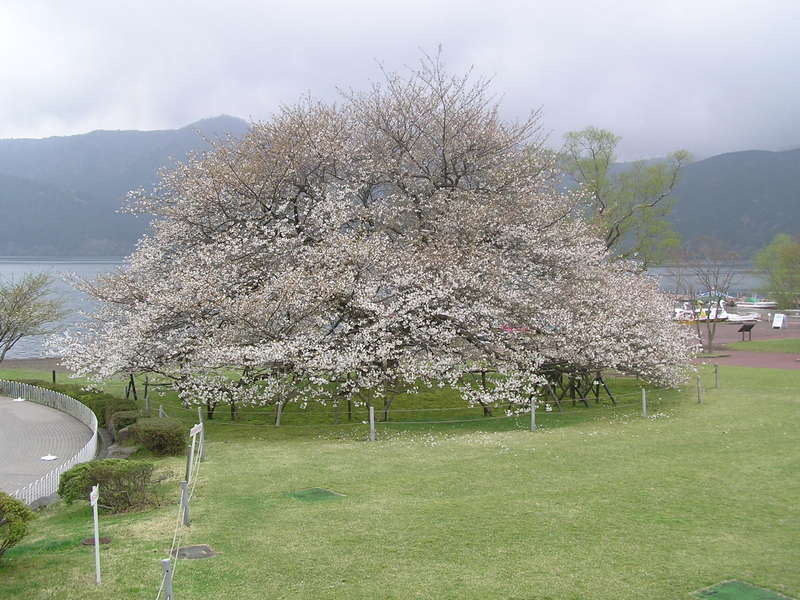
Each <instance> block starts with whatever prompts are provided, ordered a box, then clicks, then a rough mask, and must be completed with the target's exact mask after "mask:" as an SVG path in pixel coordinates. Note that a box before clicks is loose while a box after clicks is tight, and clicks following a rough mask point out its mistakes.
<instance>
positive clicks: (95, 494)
mask: <svg viewBox="0 0 800 600" xmlns="http://www.w3.org/2000/svg"><path fill="white" fill-rule="evenodd" d="M98 498H100V486H97V485H96V486H94V487H92V493H91V494H89V503H90V504H91V505H92V506H97V499H98Z"/></svg>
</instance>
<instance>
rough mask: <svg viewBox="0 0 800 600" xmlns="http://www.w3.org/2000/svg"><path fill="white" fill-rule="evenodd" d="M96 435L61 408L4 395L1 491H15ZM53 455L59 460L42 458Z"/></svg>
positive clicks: (0, 420)
mask: <svg viewBox="0 0 800 600" xmlns="http://www.w3.org/2000/svg"><path fill="white" fill-rule="evenodd" d="M91 437H92V432H91V431H90V430H89V428H88V427H86V425H84V424H83V423H81V422H80V421H78V420H77V419H75V418H73V417H71V416H69V415H67V414H65V413H62V412H61V411H58V410H55V409H52V408H48V407H46V406H41V405H39V404H34V403H33V402H14V401H13V400H11V399H10V398H5V397H2V396H0V490H2V491H4V492H13V491H14V490H16V489H17V488H20V487H23V486H25V485H27V484H29V483H31V482H33V481H36V480H37V479H39V477H41V476H42V475H44V474H45V473H47V472H48V471H50V470H52V469H54V468H56V467H57V466H58V465H61V464H63V463H64V462H66V461H67V460H69V459H70V458H71V457H72V456H74V455H75V454H77V453H78V452H79V451H80V449H81V448H83V446H84V445H85V444H86V442H88V441H89V439H90V438H91ZM48 454H53V455H55V456H57V457H58V460H52V461H46V460H42V456H46V455H48Z"/></svg>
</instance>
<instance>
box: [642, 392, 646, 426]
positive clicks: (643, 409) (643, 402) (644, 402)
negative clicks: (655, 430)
mask: <svg viewBox="0 0 800 600" xmlns="http://www.w3.org/2000/svg"><path fill="white" fill-rule="evenodd" d="M642 416H643V417H644V418H645V419H646V418H647V390H646V389H644V388H642Z"/></svg>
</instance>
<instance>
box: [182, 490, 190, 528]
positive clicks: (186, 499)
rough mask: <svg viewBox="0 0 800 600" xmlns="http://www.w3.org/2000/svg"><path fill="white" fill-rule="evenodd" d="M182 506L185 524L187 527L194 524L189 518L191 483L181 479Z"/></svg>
mask: <svg viewBox="0 0 800 600" xmlns="http://www.w3.org/2000/svg"><path fill="white" fill-rule="evenodd" d="M181 506H182V507H183V524H184V525H185V526H186V527H189V525H191V524H192V520H191V519H190V518H189V484H188V483H187V482H185V481H181Z"/></svg>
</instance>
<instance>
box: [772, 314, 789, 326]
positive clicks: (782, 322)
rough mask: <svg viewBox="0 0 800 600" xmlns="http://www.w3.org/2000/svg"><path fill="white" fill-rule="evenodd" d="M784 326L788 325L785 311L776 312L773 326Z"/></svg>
mask: <svg viewBox="0 0 800 600" xmlns="http://www.w3.org/2000/svg"><path fill="white" fill-rule="evenodd" d="M784 327H786V315H785V314H783V313H775V316H774V317H773V318H772V328H773V329H783V328H784Z"/></svg>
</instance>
